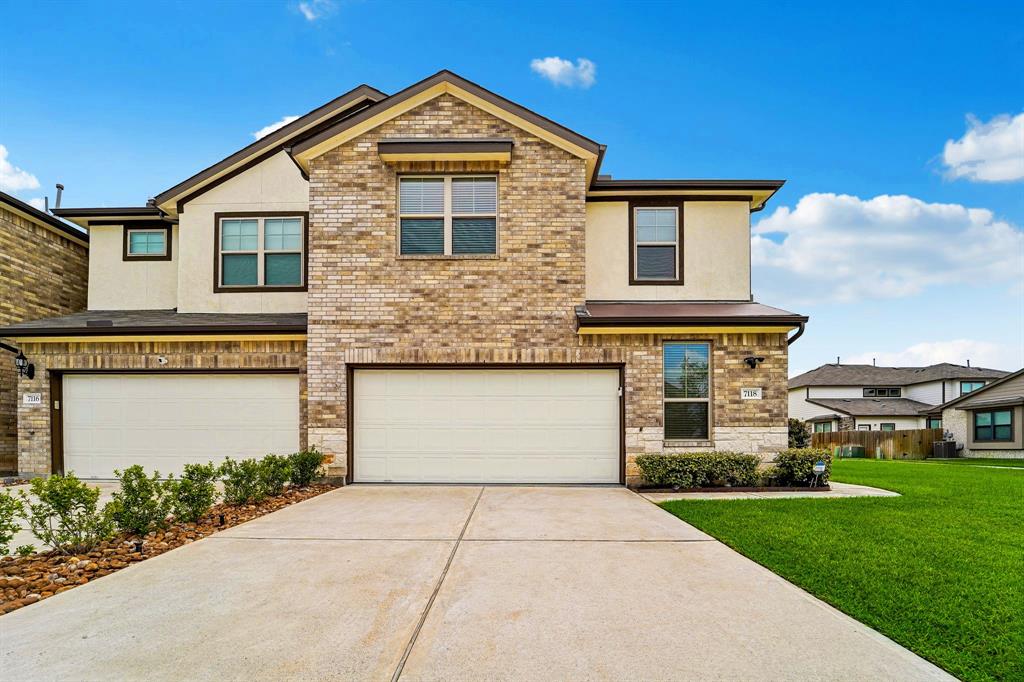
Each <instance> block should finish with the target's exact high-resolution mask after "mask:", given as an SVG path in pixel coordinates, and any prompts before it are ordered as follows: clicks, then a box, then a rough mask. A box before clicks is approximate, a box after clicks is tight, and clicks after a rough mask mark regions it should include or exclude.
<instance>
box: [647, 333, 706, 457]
mask: <svg viewBox="0 0 1024 682" xmlns="http://www.w3.org/2000/svg"><path fill="white" fill-rule="evenodd" d="M670 343H704V344H707V346H708V437H707V438H669V437H668V435H667V434H666V431H667V428H666V426H665V405H666V404H667V402H666V401H665V346H666V345H667V344H670ZM660 360H661V362H660V364H661V371H660V372H658V377H659V381H660V385H659V387H658V393H659V394H660V396H661V442H662V443H663V444H664V443H669V444H670V445H669V447H676V445H677V444H678V445H679V446H681V447H686V444H687V443H704V442H711V443H714V442H715V392H716V391H715V340H714V339H711V338H699V339H680V338H676V337H675V336H673V335H670V334H669V335H665V336H664V337H662V339H661V358H660Z"/></svg>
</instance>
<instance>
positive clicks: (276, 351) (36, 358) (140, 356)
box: [18, 340, 306, 474]
mask: <svg viewBox="0 0 1024 682" xmlns="http://www.w3.org/2000/svg"><path fill="white" fill-rule="evenodd" d="M24 349H25V354H26V355H28V356H30V357H31V358H32V361H33V362H34V363H35V365H36V377H35V379H33V380H31V381H29V380H28V379H22V380H21V382H20V387H19V388H20V392H21V393H40V394H42V404H41V405H38V406H28V405H24V404H21V403H20V402H19V404H18V418H19V422H20V426H21V428H20V429H19V432H18V438H19V453H20V454H19V460H18V471H19V472H21V473H24V474H45V473H50V407H49V405H50V382H49V377H48V376H47V371H48V370H55V369H65V370H66V369H91V370H125V369H132V370H139V369H147V370H154V371H167V370H174V369H221V370H223V369H298V370H299V372H300V374H299V392H300V396H299V398H300V400H299V437H300V441H301V445H302V447H305V445H306V440H305V434H306V410H305V406H306V400H305V398H306V374H305V368H306V344H305V343H304V342H302V341H244V340H243V341H192V342H170V341H164V342H156V341H137V342H118V343H46V344H25V345H24ZM161 357H163V358H166V360H167V363H166V364H160V362H159V361H158V358H161Z"/></svg>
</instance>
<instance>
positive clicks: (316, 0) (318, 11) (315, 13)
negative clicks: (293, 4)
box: [298, 0, 335, 21]
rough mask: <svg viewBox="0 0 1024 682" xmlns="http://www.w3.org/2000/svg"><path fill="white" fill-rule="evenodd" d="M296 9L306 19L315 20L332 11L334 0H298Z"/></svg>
mask: <svg viewBox="0 0 1024 682" xmlns="http://www.w3.org/2000/svg"><path fill="white" fill-rule="evenodd" d="M298 9H299V13H300V14H302V16H304V17H306V21H316V20H317V19H322V18H323V17H325V16H327V15H328V14H331V13H332V12H334V10H335V4H334V0H308V2H300V3H299V6H298Z"/></svg>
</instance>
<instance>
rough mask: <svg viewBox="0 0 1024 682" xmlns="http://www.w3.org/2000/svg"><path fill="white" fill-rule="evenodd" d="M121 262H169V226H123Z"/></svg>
mask: <svg viewBox="0 0 1024 682" xmlns="http://www.w3.org/2000/svg"><path fill="white" fill-rule="evenodd" d="M122 256H123V260H126V261H130V260H141V261H150V260H171V227H170V226H169V225H160V226H155V227H154V226H152V225H125V228H124V253H123V254H122Z"/></svg>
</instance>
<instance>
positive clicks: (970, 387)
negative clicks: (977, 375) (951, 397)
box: [960, 381, 985, 395]
mask: <svg viewBox="0 0 1024 682" xmlns="http://www.w3.org/2000/svg"><path fill="white" fill-rule="evenodd" d="M984 386H985V382H984V381H961V382H960V395H967V394H968V393H973V392H974V391H977V390H978V389H979V388H983V387H984Z"/></svg>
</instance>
